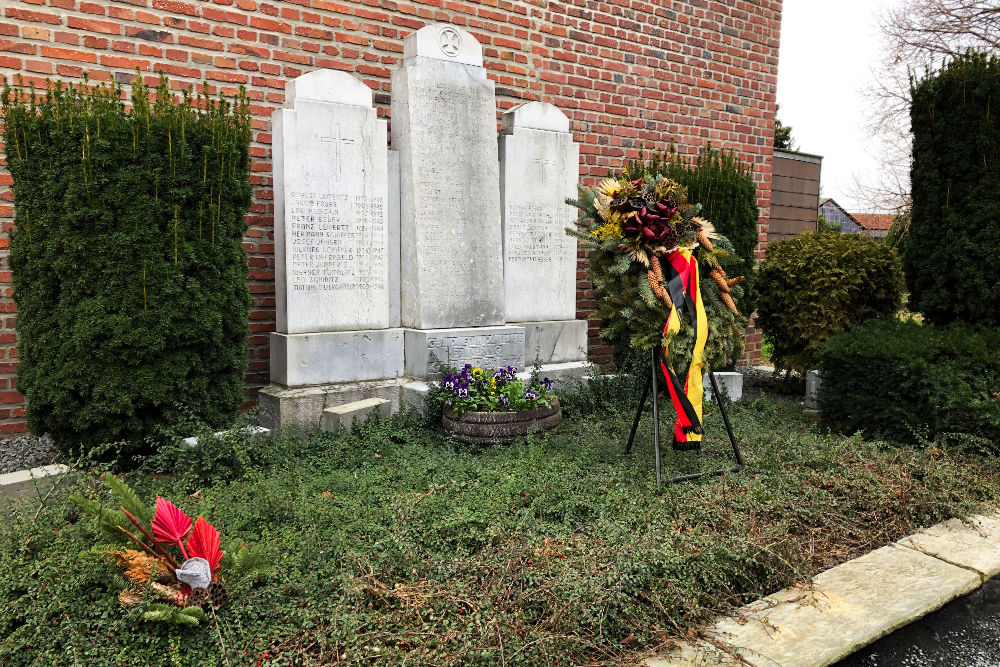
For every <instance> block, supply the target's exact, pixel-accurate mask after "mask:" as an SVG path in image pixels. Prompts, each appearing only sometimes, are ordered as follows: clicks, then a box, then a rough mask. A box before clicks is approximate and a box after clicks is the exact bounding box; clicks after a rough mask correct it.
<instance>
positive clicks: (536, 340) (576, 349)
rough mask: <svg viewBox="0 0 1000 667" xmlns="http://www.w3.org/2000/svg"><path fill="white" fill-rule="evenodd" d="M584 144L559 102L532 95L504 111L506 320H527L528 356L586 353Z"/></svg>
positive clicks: (569, 357)
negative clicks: (580, 301) (581, 310)
mask: <svg viewBox="0 0 1000 667" xmlns="http://www.w3.org/2000/svg"><path fill="white" fill-rule="evenodd" d="M579 165H580V149H579V147H578V146H577V145H576V144H575V143H574V142H573V135H572V134H571V133H570V131H569V119H568V118H567V117H566V115H565V114H563V112H562V111H560V110H559V109H558V108H557V107H555V106H553V105H551V104H546V103H544V102H528V103H526V104H522V105H520V106H517V107H514V108H513V109H511V110H510V111H508V112H506V113H505V114H503V118H502V134H501V136H500V192H501V201H502V211H503V258H504V291H505V305H506V312H507V321H508V322H511V323H518V324H521V325H523V326H524V328H525V336H526V339H525V348H526V349H525V356H526V361H528V362H531V361H533V360H534V359H536V358H537V359H539V360H540V361H542V362H543V363H558V362H567V361H577V360H580V359H584V358H586V352H585V350H586V346H587V322H586V321H585V320H576V319H575V317H576V265H577V257H576V239H575V238H574V237H572V236H570V235H568V234H567V233H566V228H567V227H572V226H573V224H574V222H575V220H576V209H575V208H574V207H572V206H570V205H569V204H567V203H566V199H567V198H568V197H572V198H575V197H576V196H577V189H576V186H577V182H578V179H579V173H580V166H579Z"/></svg>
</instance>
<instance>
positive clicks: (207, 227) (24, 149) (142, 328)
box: [3, 79, 251, 453]
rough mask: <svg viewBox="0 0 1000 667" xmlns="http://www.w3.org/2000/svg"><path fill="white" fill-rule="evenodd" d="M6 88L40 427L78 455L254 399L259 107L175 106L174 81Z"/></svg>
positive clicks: (24, 308)
mask: <svg viewBox="0 0 1000 667" xmlns="http://www.w3.org/2000/svg"><path fill="white" fill-rule="evenodd" d="M33 97H34V96H33V95H32V94H30V93H28V91H26V90H23V89H14V88H10V87H5V89H4V94H3V105H4V109H3V112H4V118H5V121H6V126H5V128H4V147H5V150H6V158H7V165H8V167H9V169H10V172H11V175H12V176H13V188H12V189H13V194H14V214H15V223H16V230H15V231H14V233H13V235H12V238H11V268H12V269H13V283H14V299H15V301H16V303H17V308H18V316H17V331H18V334H19V336H20V342H19V349H20V353H21V358H20V365H19V367H18V378H17V388H18V390H20V391H21V392H22V393H24V395H25V397H26V399H27V405H28V411H27V412H28V414H27V417H28V426H29V427H30V428H31V430H32V431H34V432H35V433H49V434H51V435H52V436H53V437H54V438H55V440H56V442H57V443H58V444H59V445H60V447H61V448H62V449H63V450H64V451H67V452H71V453H78V452H81V451H88V450H91V449H93V448H95V447H97V446H98V445H101V444H103V443H112V442H122V441H124V442H127V443H130V444H131V445H137V444H138V443H140V442H142V441H143V440H144V439H145V438H146V437H147V436H149V435H151V434H152V433H154V432H155V431H157V430H158V429H159V428H161V427H163V426H165V425H167V424H168V423H169V422H171V421H173V420H175V419H178V418H180V417H182V416H184V415H187V414H188V412H190V414H191V415H193V416H194V417H196V418H197V419H198V420H200V421H203V422H204V423H206V424H208V425H210V426H221V425H224V423H225V422H227V421H228V420H230V419H231V418H232V417H233V415H234V413H235V411H236V410H237V409H238V408H239V406H240V405H241V404H242V403H243V400H244V391H243V378H244V375H245V373H246V368H247V354H246V336H247V334H248V329H249V327H248V312H247V311H248V308H249V304H250V297H249V292H248V289H247V285H246V275H247V256H246V251H245V250H244V248H243V246H242V241H243V233H244V231H245V229H246V224H245V222H244V216H245V215H246V211H247V208H248V206H249V204H250V200H251V187H250V185H249V182H248V176H249V170H250V161H249V153H248V149H249V141H250V127H249V106H248V103H247V100H246V98H245V96H242V95H241V96H240V98H239V99H238V100H237V104H236V106H235V107H234V106H232V105H229V104H227V103H225V102H221V101H219V102H216V101H213V100H210V99H208V98H207V97H206V96H201V97H199V98H198V99H193V98H192V97H191V96H190V95H185V96H184V98H183V99H182V100H180V101H179V103H178V101H177V100H176V99H172V95H171V93H170V89H169V87H168V85H167V81H166V80H165V79H161V82H160V86H159V88H158V89H157V90H156V95H155V99H156V101H155V103H150V101H149V100H150V91H149V90H148V89H147V88H146V87H145V85H143V83H142V81H141V79H137V82H136V84H135V85H134V86H133V91H132V100H131V101H132V108H131V109H130V110H127V109H126V106H125V101H124V99H123V96H122V93H121V90H120V89H119V88H118V87H117V86H111V87H97V88H93V89H89V90H88V89H87V88H86V87H85V86H82V85H81V86H79V87H76V88H69V89H66V88H62V87H61V86H53V87H50V88H49V90H48V91H46V92H45V94H44V95H42V96H41V99H40V100H39V101H36V100H35V99H33Z"/></svg>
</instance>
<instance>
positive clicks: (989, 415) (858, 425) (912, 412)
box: [819, 318, 1000, 453]
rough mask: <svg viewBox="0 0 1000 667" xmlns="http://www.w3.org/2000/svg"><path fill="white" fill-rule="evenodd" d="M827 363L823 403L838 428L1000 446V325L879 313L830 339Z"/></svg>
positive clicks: (989, 447)
mask: <svg viewBox="0 0 1000 667" xmlns="http://www.w3.org/2000/svg"><path fill="white" fill-rule="evenodd" d="M820 369H821V371H822V374H823V383H822V385H821V388H820V392H819V405H820V410H821V411H822V414H823V418H824V419H825V420H827V421H828V422H829V423H830V424H831V425H832V426H834V427H835V428H837V429H838V430H841V431H844V432H846V433H853V432H855V431H863V432H864V433H866V434H867V435H870V436H879V437H885V438H891V439H892V440H896V441H899V442H910V443H912V442H923V441H927V440H934V439H938V438H941V439H945V440H955V439H956V438H959V439H961V440H962V441H963V442H964V443H965V444H966V446H969V445H970V444H972V445H974V446H975V447H977V448H979V449H985V450H986V451H989V452H992V453H998V452H1000V447H998V444H997V443H1000V395H998V393H997V388H998V387H1000V333H998V332H997V331H996V330H987V329H982V328H974V327H971V326H969V325H962V324H954V325H951V326H948V327H933V326H928V325H921V324H918V323H917V322H914V321H912V320H907V321H900V320H897V319H895V318H885V319H880V320H874V321H871V322H868V323H866V324H864V325H862V326H859V327H856V328H854V329H852V330H851V331H850V332H848V333H844V334H840V335H838V336H834V337H833V338H831V339H830V340H829V342H828V343H827V345H826V349H825V350H824V352H823V355H822V359H821V361H820Z"/></svg>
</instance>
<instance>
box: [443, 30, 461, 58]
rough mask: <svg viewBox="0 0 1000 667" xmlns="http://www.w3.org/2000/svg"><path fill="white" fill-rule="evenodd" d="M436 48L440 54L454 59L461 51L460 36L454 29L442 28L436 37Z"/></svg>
mask: <svg viewBox="0 0 1000 667" xmlns="http://www.w3.org/2000/svg"><path fill="white" fill-rule="evenodd" d="M438 46H439V47H441V53H443V54H445V55H446V56H448V57H449V58H454V57H455V56H457V55H458V52H459V51H461V50H462V36H461V35H459V34H458V31H457V30H455V29H454V28H444V29H442V30H441V32H440V34H439V35H438Z"/></svg>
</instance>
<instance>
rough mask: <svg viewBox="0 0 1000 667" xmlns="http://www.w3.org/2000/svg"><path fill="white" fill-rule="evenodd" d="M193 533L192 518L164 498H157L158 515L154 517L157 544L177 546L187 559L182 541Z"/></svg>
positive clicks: (154, 534)
mask: <svg viewBox="0 0 1000 667" xmlns="http://www.w3.org/2000/svg"><path fill="white" fill-rule="evenodd" d="M190 531H191V517H189V516H188V515H187V514H185V513H184V512H182V511H180V510H179V509H178V508H177V506H176V505H174V504H173V503H172V502H170V501H169V500H166V499H164V498H160V497H157V498H156V513H155V514H154V515H153V537H155V538H156V541H157V542H162V543H164V544H176V545H177V546H178V547H180V550H181V553H182V554H184V557H185V558H187V557H188V555H187V553H185V551H184V545H183V543H182V541H183V540H184V538H185V537H187V534H188V532H190Z"/></svg>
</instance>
